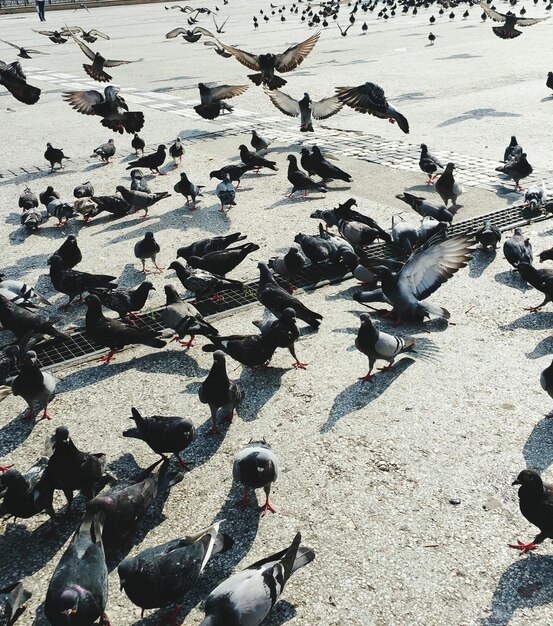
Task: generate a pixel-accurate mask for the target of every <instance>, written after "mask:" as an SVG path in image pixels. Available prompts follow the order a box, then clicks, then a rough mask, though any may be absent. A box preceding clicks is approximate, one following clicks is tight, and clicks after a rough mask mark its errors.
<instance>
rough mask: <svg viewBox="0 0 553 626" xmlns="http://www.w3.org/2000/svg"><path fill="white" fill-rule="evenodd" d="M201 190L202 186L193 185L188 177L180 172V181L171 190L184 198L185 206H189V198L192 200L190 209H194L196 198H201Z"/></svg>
mask: <svg viewBox="0 0 553 626" xmlns="http://www.w3.org/2000/svg"><path fill="white" fill-rule="evenodd" d="M203 188H204V185H195V184H194V183H192V182H191V181H190V180H189V179H188V176H187V175H186V174H185V173H184V172H181V175H180V180H179V182H178V183H176V184H175V186H174V187H173V190H174V191H176V192H177V193H180V194H182V195H183V196H184V197H185V198H186V204H187V205H188V204H190V198H192V209H195V208H196V198H197V197H198V196H203V193H202V189H203Z"/></svg>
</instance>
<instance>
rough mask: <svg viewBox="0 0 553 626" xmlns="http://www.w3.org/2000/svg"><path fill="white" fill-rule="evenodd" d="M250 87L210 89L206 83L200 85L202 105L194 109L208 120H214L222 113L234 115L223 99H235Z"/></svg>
mask: <svg viewBox="0 0 553 626" xmlns="http://www.w3.org/2000/svg"><path fill="white" fill-rule="evenodd" d="M247 88H248V85H219V86H218V87H210V86H209V85H206V84H205V83H198V89H199V90H200V99H201V104H198V105H197V106H195V107H194V110H195V111H196V113H197V114H198V115H200V116H201V117H203V118H204V119H206V120H214V119H215V118H216V117H219V115H220V114H221V112H223V111H228V112H229V113H232V110H233V109H232V107H231V106H230V105H229V104H227V103H226V102H224V101H223V98H234V97H236V96H240V95H241V94H243V93H244V92H245V91H246V89H247Z"/></svg>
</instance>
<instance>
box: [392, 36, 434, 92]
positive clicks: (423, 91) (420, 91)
mask: <svg viewBox="0 0 553 626" xmlns="http://www.w3.org/2000/svg"><path fill="white" fill-rule="evenodd" d="M417 36H418V35H417ZM431 97H432V96H427V95H426V94H425V93H424V91H410V92H407V93H402V94H400V95H399V96H394V102H401V101H403V100H408V101H411V100H430V98H431Z"/></svg>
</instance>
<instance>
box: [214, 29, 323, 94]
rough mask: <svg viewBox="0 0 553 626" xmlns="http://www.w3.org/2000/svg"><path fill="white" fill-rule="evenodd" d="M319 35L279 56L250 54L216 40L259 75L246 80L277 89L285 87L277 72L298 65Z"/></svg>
mask: <svg viewBox="0 0 553 626" xmlns="http://www.w3.org/2000/svg"><path fill="white" fill-rule="evenodd" d="M320 35H321V33H320V32H317V33H315V34H314V35H311V37H309V39H306V40H305V41H302V42H301V43H298V44H296V45H295V46H291V47H290V48H288V49H287V50H285V51H284V52H282V53H280V54H273V53H272V52H268V53H266V54H252V53H251V52H245V51H244V50H239V49H238V48H235V47H233V46H227V44H224V43H222V42H221V41H219V40H217V42H218V43H219V45H220V46H221V47H222V48H224V49H225V50H226V51H227V52H230V53H231V54H232V55H233V56H234V57H236V59H237V60H238V61H240V63H242V65H245V66H246V67H248V68H249V69H251V70H256V71H258V72H259V74H248V78H249V79H250V80H251V81H252V82H253V83H255V84H256V85H261V84H262V83H263V84H264V85H267V87H269V89H277V88H278V87H283V86H284V85H286V81H285V80H284V79H283V78H280V76H275V71H277V72H283V73H284V72H290V71H292V70H293V69H295V68H296V67H298V65H300V64H301V63H302V62H303V60H304V59H305V57H306V56H307V55H308V54H309V53H310V52H311V50H313V48H314V47H315V44H316V43H317V41H319V37H320Z"/></svg>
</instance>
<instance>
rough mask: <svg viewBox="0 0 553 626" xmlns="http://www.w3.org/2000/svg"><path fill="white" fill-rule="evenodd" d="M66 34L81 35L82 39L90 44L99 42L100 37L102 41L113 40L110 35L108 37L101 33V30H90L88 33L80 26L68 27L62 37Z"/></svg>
mask: <svg viewBox="0 0 553 626" xmlns="http://www.w3.org/2000/svg"><path fill="white" fill-rule="evenodd" d="M65 34H67V35H70V34H73V35H80V36H81V38H82V39H84V40H85V41H87V42H88V43H94V42H95V41H97V40H98V37H101V38H102V39H111V37H109V35H106V34H104V33H102V32H100V31H99V30H96V29H95V28H91V29H90V30H88V31H86V30H84V29H82V28H81V27H80V26H66V27H65V28H64V29H63V30H62V35H65Z"/></svg>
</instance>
